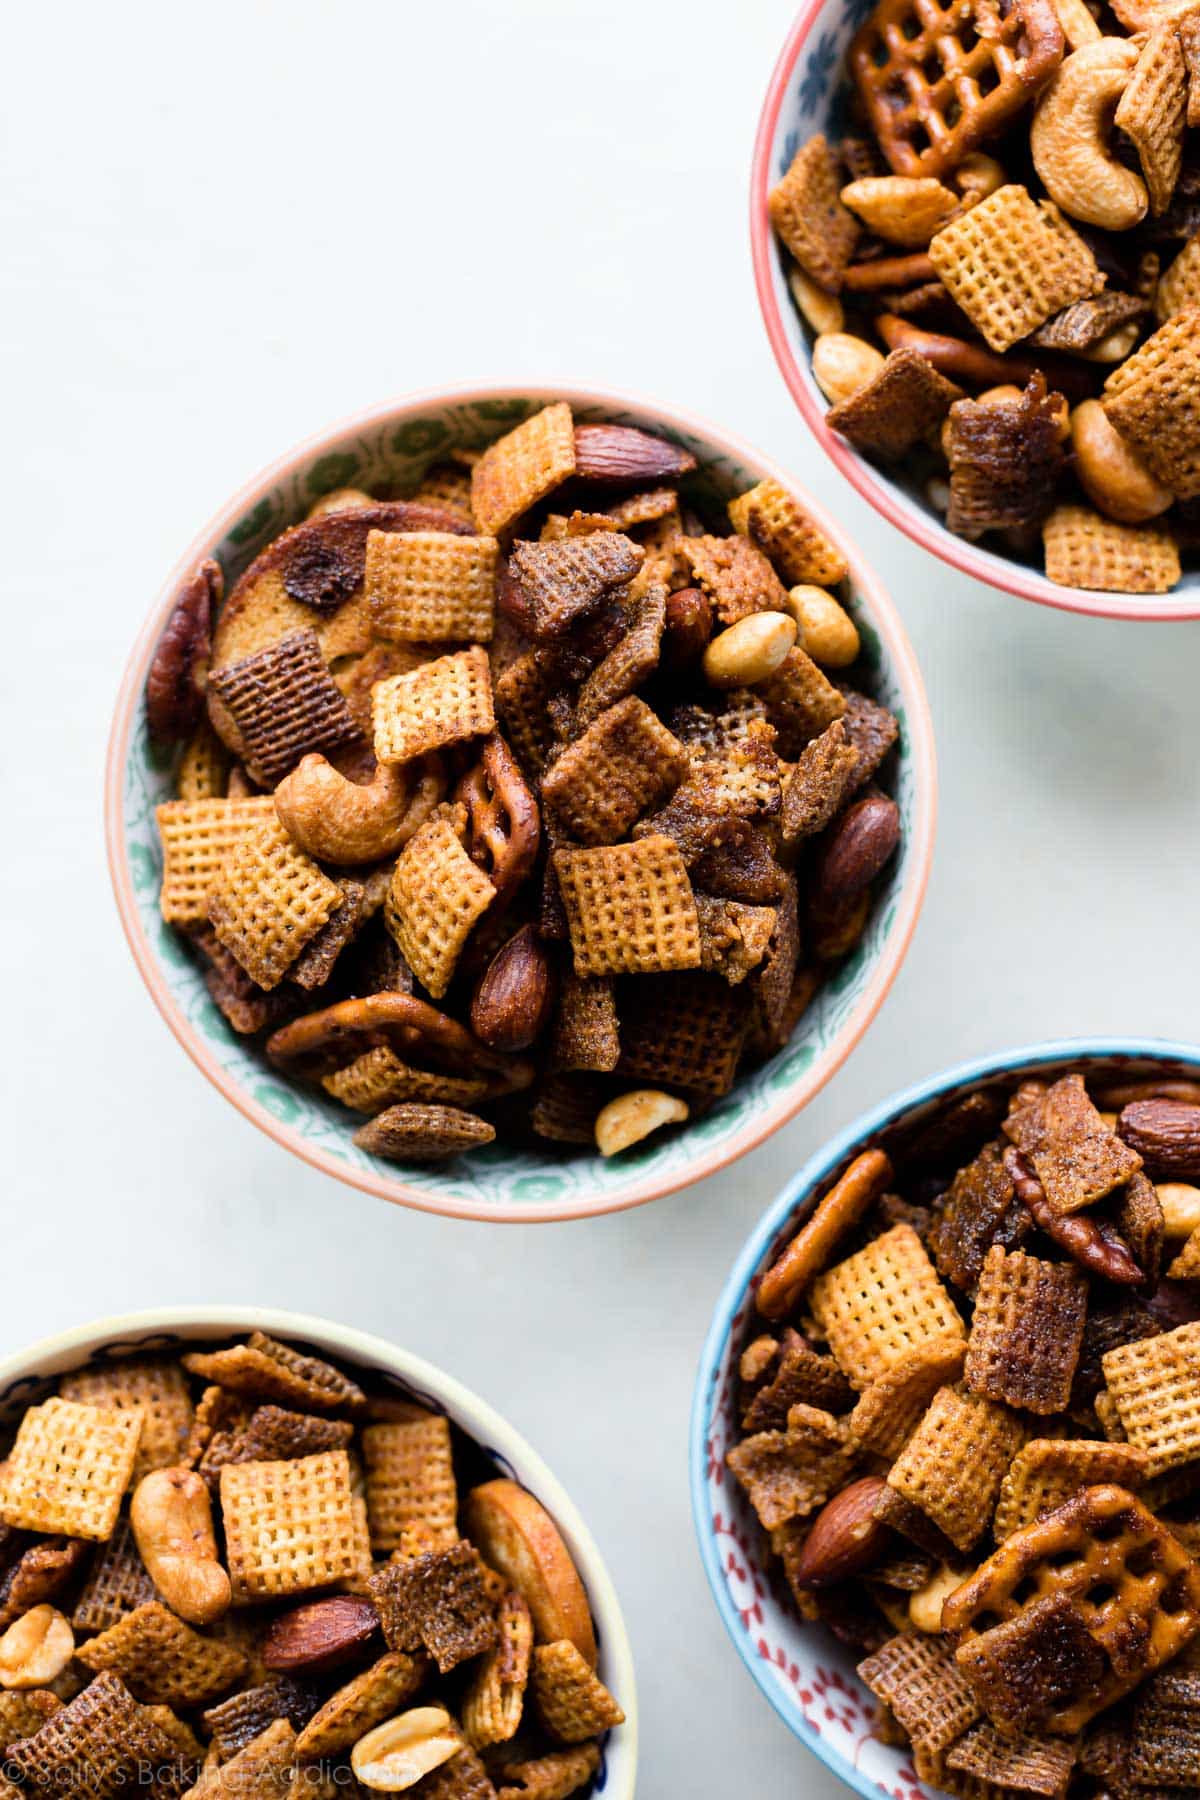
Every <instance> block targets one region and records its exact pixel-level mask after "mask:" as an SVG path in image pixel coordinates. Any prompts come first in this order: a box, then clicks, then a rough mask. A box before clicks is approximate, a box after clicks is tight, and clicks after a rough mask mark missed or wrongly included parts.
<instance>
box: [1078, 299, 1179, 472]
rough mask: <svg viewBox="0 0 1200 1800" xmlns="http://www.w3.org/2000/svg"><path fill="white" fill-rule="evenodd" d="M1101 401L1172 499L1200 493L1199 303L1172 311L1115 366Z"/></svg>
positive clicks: (1118, 428) (1122, 434)
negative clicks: (1169, 492)
mask: <svg viewBox="0 0 1200 1800" xmlns="http://www.w3.org/2000/svg"><path fill="white" fill-rule="evenodd" d="M1101 404H1102V405H1103V407H1104V410H1105V412H1106V413H1107V414H1108V418H1109V423H1110V424H1111V425H1112V426H1113V428H1114V430H1116V431H1118V432H1120V434H1121V436H1122V437H1123V438H1127V439H1128V440H1129V442H1130V443H1131V444H1132V445H1133V447H1134V449H1135V450H1136V451H1137V453H1138V455H1139V456H1140V457H1141V459H1142V461H1143V462H1144V463H1145V464H1146V466H1147V468H1148V469H1149V470H1150V472H1151V474H1152V475H1154V476H1155V477H1156V479H1157V480H1159V481H1161V482H1162V484H1163V486H1164V487H1169V488H1170V490H1171V492H1172V493H1173V494H1174V495H1175V496H1176V498H1177V499H1179V500H1190V499H1192V498H1193V497H1194V496H1195V495H1196V494H1200V306H1186V307H1184V309H1183V310H1182V311H1181V312H1177V313H1175V314H1174V315H1173V316H1172V317H1171V318H1169V319H1168V320H1167V322H1166V324H1165V325H1160V326H1159V328H1158V330H1157V331H1156V332H1155V333H1154V335H1153V336H1152V337H1148V338H1147V339H1146V342H1145V343H1144V344H1142V345H1141V346H1140V347H1139V348H1138V349H1137V350H1135V351H1134V353H1133V355H1132V356H1130V357H1128V358H1127V359H1126V360H1125V362H1123V363H1122V364H1121V365H1120V367H1119V368H1117V369H1114V370H1113V372H1112V374H1111V375H1110V376H1109V378H1108V380H1107V381H1106V382H1105V384H1104V398H1103V401H1102V402H1101Z"/></svg>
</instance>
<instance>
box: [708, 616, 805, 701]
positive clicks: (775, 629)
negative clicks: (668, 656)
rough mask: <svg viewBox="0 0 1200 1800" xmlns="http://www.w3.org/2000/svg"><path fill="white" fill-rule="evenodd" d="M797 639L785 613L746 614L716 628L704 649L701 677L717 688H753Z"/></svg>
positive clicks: (765, 677)
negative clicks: (722, 626) (714, 634)
mask: <svg viewBox="0 0 1200 1800" xmlns="http://www.w3.org/2000/svg"><path fill="white" fill-rule="evenodd" d="M795 641H796V621H795V619H793V618H792V617H791V616H790V615H789V614H788V613H781V612H756V613H748V614H747V616H746V617H745V618H744V619H739V620H738V621H737V623H736V624H734V625H730V626H728V627H727V628H726V629H725V630H724V631H719V632H718V633H717V635H716V637H715V638H713V640H712V642H711V643H710V644H709V646H708V648H707V649H706V650H705V652H704V660H703V665H702V666H703V669H704V679H705V680H706V681H707V682H709V683H711V685H712V686H713V687H717V688H735V687H753V686H754V684H755V682H757V681H765V680H766V679H767V676H768V675H773V674H774V673H775V670H776V669H777V668H778V667H779V665H780V663H781V662H782V661H783V659H784V657H785V656H786V655H787V653H788V651H789V650H790V649H791V647H792V645H793V644H794V643H795Z"/></svg>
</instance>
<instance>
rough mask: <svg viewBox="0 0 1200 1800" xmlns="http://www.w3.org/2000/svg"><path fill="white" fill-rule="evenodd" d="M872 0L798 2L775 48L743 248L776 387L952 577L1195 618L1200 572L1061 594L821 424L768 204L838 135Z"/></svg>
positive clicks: (1130, 613) (1031, 567)
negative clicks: (970, 537) (798, 162)
mask: <svg viewBox="0 0 1200 1800" xmlns="http://www.w3.org/2000/svg"><path fill="white" fill-rule="evenodd" d="M874 3H875V0H805V4H804V5H803V6H802V7H801V9H800V12H799V13H798V15H797V17H796V20H795V23H794V24H793V25H792V28H791V31H790V32H789V33H788V39H787V42H786V43H785V45H784V47H783V51H782V53H781V55H780V57H779V61H778V62H777V63H776V65H775V72H774V74H773V75H772V76H771V85H770V87H769V89H768V90H767V98H766V103H765V104H764V106H763V110H762V116H761V118H760V120H759V126H758V137H757V140H756V142H755V147H754V167H753V173H752V175H751V179H750V239H751V248H752V251H753V256H754V278H755V284H756V286H757V288H758V300H759V305H760V307H761V309H762V315H763V319H764V322H765V324H766V327H767V335H768V337H769V338H770V340H771V348H772V349H773V350H774V352H775V360H776V362H777V363H778V364H779V368H780V371H781V373H782V375H783V378H784V380H785V381H786V382H787V385H788V387H789V389H790V390H791V394H792V398H793V399H794V400H795V402H796V405H797V406H798V407H799V409H800V413H801V416H802V418H803V419H804V422H805V424H806V425H807V426H808V428H809V430H810V431H811V432H812V434H813V436H814V437H815V438H816V440H817V442H818V443H819V444H820V446H821V448H822V449H823V450H824V452H825V454H826V455H827V456H828V457H829V459H830V460H831V462H833V463H834V464H835V465H836V467H837V468H839V469H840V470H841V472H842V474H843V475H844V476H845V477H846V478H847V480H848V481H851V482H853V484H854V486H855V487H856V488H857V489H858V491H859V493H860V494H861V495H862V496H863V498H864V499H865V500H869V501H870V503H871V505H872V506H873V507H874V508H875V510H876V511H877V512H880V513H882V514H883V516H884V518H885V519H888V520H890V521H891V523H892V524H893V525H898V526H899V528H900V530H901V531H904V532H907V534H908V536H909V537H910V538H912V540H913V542H914V543H917V544H920V545H921V547H922V549H924V550H928V551H930V552H931V553H932V554H933V555H934V556H939V557H941V559H942V561H943V562H947V563H949V564H950V565H951V567H952V568H955V569H961V570H962V571H963V573H964V574H966V575H973V576H974V577H975V579H976V580H977V581H986V582H988V583H990V585H991V586H992V587H998V588H1005V589H1007V591H1008V592H1009V593H1010V594H1019V595H1020V596H1021V597H1022V598H1023V599H1025V600H1036V601H1037V602H1038V603H1039V604H1040V605H1042V606H1057V607H1061V608H1062V609H1064V610H1065V611H1067V612H1079V613H1091V614H1094V615H1097V616H1102V617H1105V618H1112V619H1194V618H1197V617H1200V570H1195V569H1193V570H1191V571H1190V572H1185V573H1184V576H1183V579H1182V581H1181V582H1180V583H1179V585H1178V586H1177V587H1176V588H1174V589H1173V590H1172V591H1171V593H1169V594H1103V593H1097V592H1093V591H1091V590H1084V589H1077V588H1066V587H1060V586H1059V585H1058V583H1057V582H1054V581H1047V579H1046V577H1045V575H1043V574H1042V572H1041V567H1040V564H1039V565H1035V564H1034V563H1033V562H1021V561H1019V560H1018V559H1017V558H1015V557H1012V556H1006V555H1003V554H1001V553H1000V552H998V551H996V550H990V549H986V548H985V547H983V546H982V545H980V544H972V543H968V541H967V540H966V538H961V537H956V536H955V535H954V533H953V532H951V531H947V529H946V526H945V524H944V523H943V520H942V515H941V514H940V513H938V512H936V511H935V510H934V508H933V507H932V506H930V504H929V502H928V501H927V500H926V499H925V497H924V494H923V493H922V491H921V489H920V486H919V485H918V484H917V482H916V481H915V480H906V479H905V476H904V473H903V470H902V469H899V470H885V469H883V468H881V467H877V466H876V464H874V463H872V462H869V461H868V460H867V459H866V457H864V456H861V455H860V454H859V452H858V451H857V450H855V449H854V447H853V445H852V444H850V443H849V442H848V441H847V440H846V439H845V438H843V437H839V435H838V434H837V432H836V431H830V429H829V427H828V426H827V425H826V423H825V412H826V408H827V406H828V404H829V403H828V401H827V400H826V399H825V396H824V395H823V394H822V392H821V390H820V388H819V387H818V386H817V384H816V382H815V381H814V380H813V374H812V332H811V330H810V329H809V327H808V325H807V324H806V322H805V321H804V319H803V318H802V317H801V315H800V312H799V310H798V308H797V306H796V303H795V301H794V300H793V299H792V296H791V293H790V291H789V289H788V284H787V263H788V257H787V254H786V252H785V251H784V250H783V248H782V246H781V245H780V244H779V242H778V240H777V239H776V237H775V234H774V232H773V231H772V229H771V222H770V219H769V218H768V216H767V195H768V193H769V192H770V190H771V188H773V187H774V186H775V183H776V182H777V181H778V180H779V178H780V176H781V175H783V174H784V172H785V170H786V169H787V168H788V166H789V164H790V163H791V160H792V158H793V156H794V155H795V154H796V151H797V150H798V149H799V147H800V145H801V144H802V143H803V142H804V141H805V139H806V138H810V137H811V136H812V135H813V134H814V132H818V131H823V132H825V134H826V135H827V136H828V137H829V138H830V139H833V138H836V137H838V136H839V135H840V134H841V131H842V128H843V124H844V107H845V102H846V99H847V96H848V94H849V83H848V80H847V78H846V75H845V59H846V51H847V48H848V46H849V43H850V39H851V38H852V37H853V36H854V33H855V31H856V30H857V29H858V27H859V25H860V24H861V23H862V21H863V19H865V18H866V16H867V14H868V13H869V12H870V10H871V7H872V6H873V5H874Z"/></svg>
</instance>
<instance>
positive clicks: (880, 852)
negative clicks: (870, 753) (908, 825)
mask: <svg viewBox="0 0 1200 1800" xmlns="http://www.w3.org/2000/svg"><path fill="white" fill-rule="evenodd" d="M899 842H900V812H899V809H898V807H897V805H896V802H895V801H894V800H891V799H889V798H888V796H887V795H886V794H864V795H863V797H862V799H861V800H856V801H855V802H854V805H853V806H848V807H847V808H846V810H845V812H844V813H843V814H842V816H841V818H840V819H838V820H837V822H836V823H835V824H834V825H833V826H832V827H831V828H830V831H829V835H828V836H827V838H826V839H825V841H824V843H823V844H822V846H821V849H820V852H819V854H818V856H817V862H816V868H815V870H814V872H813V887H812V898H813V903H814V905H815V906H817V907H818V908H819V909H825V910H828V909H831V908H833V907H837V906H842V905H845V904H846V902H848V901H850V900H853V899H854V898H855V897H856V896H857V895H859V894H861V893H862V891H863V890H864V888H866V887H868V886H869V885H870V883H871V882H872V881H874V879H875V877H876V876H877V875H878V874H879V872H880V870H881V869H882V868H883V867H884V865H885V864H886V863H887V861H888V859H889V858H890V857H891V856H892V855H894V853H895V850H896V846H897V845H898V844H899Z"/></svg>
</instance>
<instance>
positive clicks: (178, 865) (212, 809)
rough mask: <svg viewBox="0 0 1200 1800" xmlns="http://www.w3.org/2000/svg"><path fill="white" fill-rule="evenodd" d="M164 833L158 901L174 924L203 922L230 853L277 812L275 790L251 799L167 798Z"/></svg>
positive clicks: (158, 812)
mask: <svg viewBox="0 0 1200 1800" xmlns="http://www.w3.org/2000/svg"><path fill="white" fill-rule="evenodd" d="M154 816H155V818H156V819H157V821H158V833H159V836H160V838H161V839H162V848H163V873H162V891H161V892H160V894H159V898H158V904H159V908H160V910H161V912H162V916H163V918H164V919H165V920H166V921H167V923H168V925H203V924H204V923H205V922H206V921H207V919H208V896H209V894H210V893H211V891H212V889H213V887H214V886H215V884H216V880H217V877H218V875H219V874H220V873H221V869H222V867H223V866H224V863H225V859H226V858H227V857H228V856H229V855H230V853H231V852H232V851H233V850H236V848H237V846H238V845H239V844H240V843H241V841H242V839H243V838H244V837H245V836H246V835H247V833H248V832H251V831H253V830H255V828H256V827H258V826H259V825H264V824H266V823H267V821H268V820H270V819H273V818H274V817H275V802H274V800H272V798H271V796H270V795H269V794H261V795H260V794H256V795H254V796H253V798H251V799H246V800H222V799H216V798H213V799H209V800H165V801H164V802H163V803H162V805H161V806H158V807H156V808H155V812H154Z"/></svg>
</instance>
